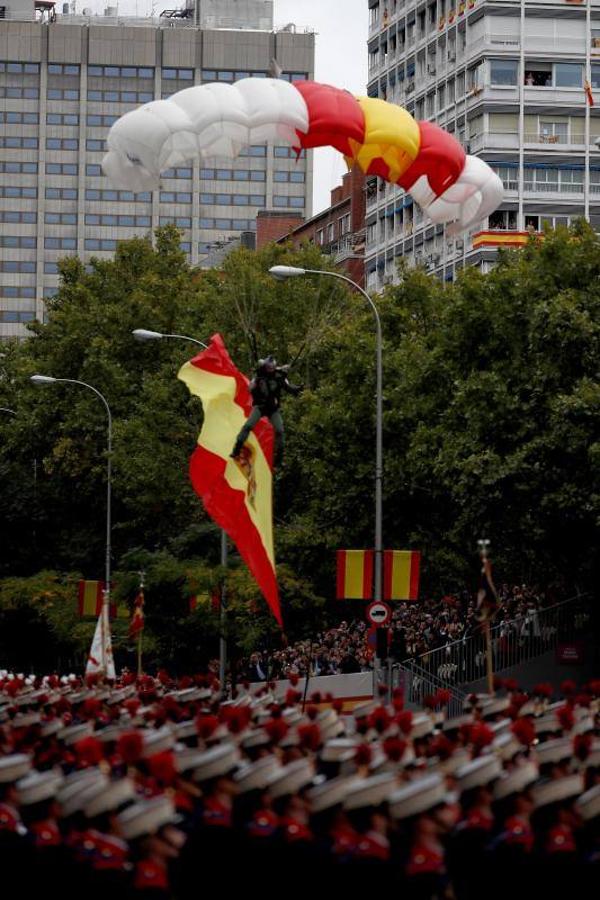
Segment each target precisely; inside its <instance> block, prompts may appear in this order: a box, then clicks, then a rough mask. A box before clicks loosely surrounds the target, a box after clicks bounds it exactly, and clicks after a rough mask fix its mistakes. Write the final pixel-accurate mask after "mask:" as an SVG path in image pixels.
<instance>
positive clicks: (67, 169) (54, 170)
mask: <svg viewBox="0 0 600 900" xmlns="http://www.w3.org/2000/svg"><path fill="white" fill-rule="evenodd" d="M78 169H79V167H78V166H77V163H46V175H77V172H78Z"/></svg>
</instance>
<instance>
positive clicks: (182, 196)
mask: <svg viewBox="0 0 600 900" xmlns="http://www.w3.org/2000/svg"><path fill="white" fill-rule="evenodd" d="M160 202H161V203H191V202H192V195H191V194H189V193H187V192H178V193H175V192H174V191H161V192H160Z"/></svg>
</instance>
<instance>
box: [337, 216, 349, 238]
mask: <svg viewBox="0 0 600 900" xmlns="http://www.w3.org/2000/svg"><path fill="white" fill-rule="evenodd" d="M350 229H351V224H350V213H348V214H347V215H345V216H342V217H341V218H340V220H339V232H338V233H339V236H340V237H343V235H345V234H349V233H350Z"/></svg>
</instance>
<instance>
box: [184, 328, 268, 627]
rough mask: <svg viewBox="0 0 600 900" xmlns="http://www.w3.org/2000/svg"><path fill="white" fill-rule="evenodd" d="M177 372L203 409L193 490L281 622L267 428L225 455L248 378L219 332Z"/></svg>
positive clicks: (242, 409)
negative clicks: (239, 450)
mask: <svg viewBox="0 0 600 900" xmlns="http://www.w3.org/2000/svg"><path fill="white" fill-rule="evenodd" d="M178 377H179V378H180V379H181V380H182V381H184V382H185V384H187V386H188V388H189V390H190V393H192V394H194V395H195V396H196V397H199V398H200V400H201V401H202V408H203V410H204V422H203V424H202V430H201V431H200V435H199V437H198V446H197V447H196V449H195V450H194V452H193V454H192V457H191V459H190V477H191V480H192V484H193V486H194V490H195V491H196V493H197V494H198V495H199V496H200V497H201V498H202V502H203V503H204V508H205V509H206V511H207V513H208V514H209V516H210V517H211V518H212V519H213V520H214V521H215V522H216V523H217V525H220V527H221V528H223V529H224V530H225V531H226V532H227V534H228V535H229V537H230V538H231V540H232V541H233V542H234V544H235V545H236V547H237V549H238V551H239V554H240V556H241V557H242V559H243V560H244V562H245V563H246V565H247V566H248V568H249V569H250V571H251V572H252V575H253V576H254V578H255V579H256V583H257V584H258V586H259V588H260V589H261V591H262V592H263V594H264V597H265V599H266V601H267V603H268V604H269V606H270V608H271V611H272V612H273V615H274V616H275V618H276V619H277V621H278V622H279V624H280V625H282V620H281V608H280V605H279V590H278V587H277V577H276V573H275V554H274V551H273V503H272V488H273V474H272V467H273V427H272V425H271V423H270V422H268V421H267V420H266V419H261V421H260V422H259V424H258V425H257V426H256V428H255V429H254V431H253V432H252V433H251V434H250V437H249V438H248V440H247V442H246V444H245V446H244V448H243V450H242V453H241V454H240V457H239V458H238V459H236V460H233V459H230V457H229V454H230V453H231V450H232V447H233V445H234V443H235V439H236V437H237V434H238V432H239V430H240V428H241V427H242V425H243V424H244V422H245V420H246V419H247V418H248V416H249V415H250V410H251V409H252V399H251V397H250V392H249V390H248V379H247V378H246V377H245V376H244V375H242V373H241V372H239V371H238V370H237V369H236V367H235V365H234V364H233V362H232V360H231V358H230V356H229V354H228V352H227V350H226V348H225V344H224V343H223V338H222V337H221V335H219V334H216V335H214V336H213V337H212V338H211V340H210V345H209V347H208V348H207V349H206V350H203V351H202V352H201V353H199V354H198V356H196V357H194V359H192V360H190V361H189V362H188V363H186V364H185V365H184V366H182V368H181V369H180V371H179V376H178Z"/></svg>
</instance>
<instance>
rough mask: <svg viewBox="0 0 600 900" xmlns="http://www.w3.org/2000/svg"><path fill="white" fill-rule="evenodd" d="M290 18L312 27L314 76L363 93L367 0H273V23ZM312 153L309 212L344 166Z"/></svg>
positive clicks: (80, 1)
mask: <svg viewBox="0 0 600 900" xmlns="http://www.w3.org/2000/svg"><path fill="white" fill-rule="evenodd" d="M184 4H185V0H170V2H167V0H164V2H162V3H161V2H160V0H120V2H119V0H77V12H81V10H82V9H83V7H84V6H88V7H89V8H90V9H92V10H93V11H94V12H101V11H102V9H103V8H104V7H105V6H111V5H114V6H117V8H118V10H119V13H120V14H121V15H139V16H144V15H150V14H151V13H152V12H154V15H158V14H159V13H160V12H161V10H162V9H168V8H170V7H177V6H183V5H184ZM288 22H293V23H294V24H295V25H296V26H297V27H298V28H299V29H300V28H309V29H311V30H313V31H314V32H315V46H316V62H315V81H323V82H325V83H326V84H334V85H335V86H336V87H341V88H346V89H347V90H349V91H351V92H352V93H356V94H364V93H366V83H367V47H366V42H367V33H368V7H367V0H275V25H276V26H282V25H287V23H288ZM310 152H311V153H313V154H314V189H313V214H314V213H317V212H320V211H321V210H322V209H325V208H326V207H327V206H329V204H330V191H331V189H332V188H334V187H336V185H338V184H339V183H340V182H341V178H342V175H343V174H344V172H345V171H346V164H345V162H344V159H343V157H342V156H341V155H340V154H339V153H338V152H337V151H336V150H332V149H330V148H326V147H323V148H320V149H317V150H314V151H310Z"/></svg>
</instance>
